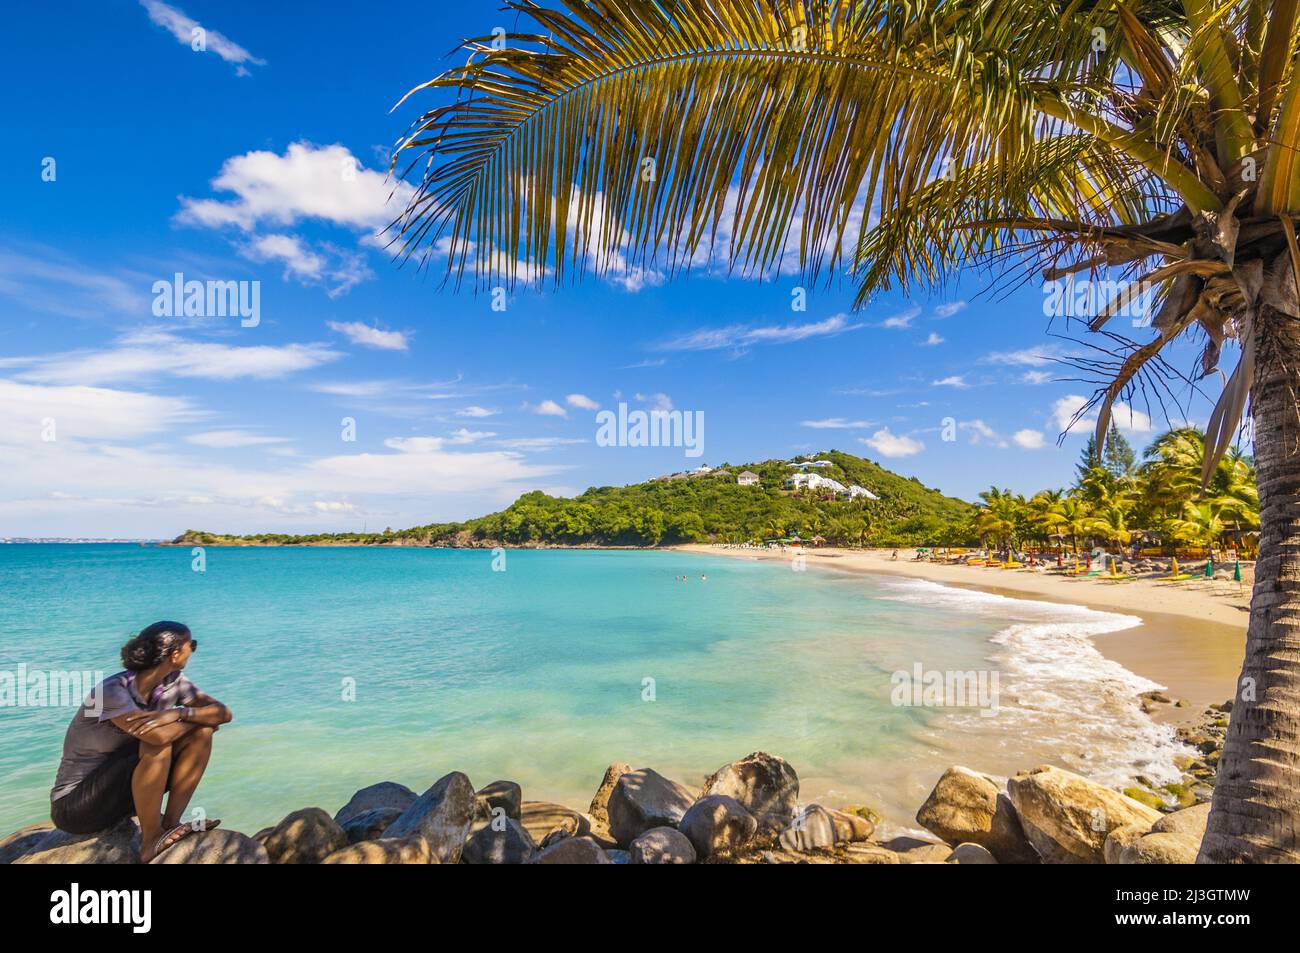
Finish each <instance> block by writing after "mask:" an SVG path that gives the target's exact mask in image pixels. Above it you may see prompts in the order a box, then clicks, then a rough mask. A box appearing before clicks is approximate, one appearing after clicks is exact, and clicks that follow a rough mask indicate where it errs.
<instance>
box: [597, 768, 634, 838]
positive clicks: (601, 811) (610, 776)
mask: <svg viewBox="0 0 1300 953" xmlns="http://www.w3.org/2000/svg"><path fill="white" fill-rule="evenodd" d="M631 770H632V765H630V764H628V763H627V762H625V761H615V762H614V763H613V764H611V765H610V766H609V767H608V768H606V769H605V777H604V778H602V779H601V782H600V787H598V788H596V795H595V797H593V798H592V799H591V806H590V807H589V808H587V813H588V814H590V815H591V819H592V820H593V821H595V822H596V823H597V824H599V825H602V826H604V827H608V826H609V796H610V795H611V794H613V793H614V785H615V784H617V783H618V779H619V778H621V777H622V776H623V775H625V774H627V773H628V772H629V771H631Z"/></svg>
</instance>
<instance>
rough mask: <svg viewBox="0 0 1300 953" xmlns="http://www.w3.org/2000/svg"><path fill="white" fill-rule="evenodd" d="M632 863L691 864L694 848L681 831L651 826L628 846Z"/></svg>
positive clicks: (693, 857)
mask: <svg viewBox="0 0 1300 953" xmlns="http://www.w3.org/2000/svg"><path fill="white" fill-rule="evenodd" d="M627 852H628V854H630V855H631V861H632V863H634V864H693V863H695V848H694V847H693V846H691V842H690V841H689V840H688V839H687V837H686V835H685V834H683V833H682V832H681V831H678V830H675V829H674V828H671V827H652V828H650V830H648V831H646V832H645V833H644V834H642V835H641V836H640V837H638V838H637V839H636V840H634V841H632V843H631V844H630V845H629V846H628V849H627Z"/></svg>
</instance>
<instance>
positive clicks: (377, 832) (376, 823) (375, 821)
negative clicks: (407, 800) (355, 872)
mask: <svg viewBox="0 0 1300 953" xmlns="http://www.w3.org/2000/svg"><path fill="white" fill-rule="evenodd" d="M401 816H402V812H401V811H400V810H398V809H397V808H395V807H376V808H371V809H370V810H369V811H363V812H362V813H360V814H357V815H355V816H354V817H350V818H348V819H347V820H346V821H344V822H343V833H344V834H346V835H347V836H348V843H349V844H359V843H361V841H363V840H375V839H377V838H379V837H382V836H383V834H384V831H386V830H388V828H389V827H390V826H391V825H392V823H393V821H395V820H397V819H398V818H399V817H401Z"/></svg>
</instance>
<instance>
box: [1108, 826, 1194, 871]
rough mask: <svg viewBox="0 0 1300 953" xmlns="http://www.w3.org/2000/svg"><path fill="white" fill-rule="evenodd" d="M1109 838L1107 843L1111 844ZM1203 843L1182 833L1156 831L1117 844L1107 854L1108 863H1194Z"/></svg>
mask: <svg viewBox="0 0 1300 953" xmlns="http://www.w3.org/2000/svg"><path fill="white" fill-rule="evenodd" d="M1110 841H1111V839H1110V838H1107V839H1106V843H1107V844H1110ZM1200 848H1201V843H1200V841H1198V840H1193V839H1192V838H1190V837H1184V836H1183V835H1182V834H1170V833H1167V832H1164V831H1156V832H1155V833H1152V834H1143V835H1142V836H1141V837H1136V838H1133V839H1131V840H1127V841H1126V842H1125V843H1123V844H1120V845H1117V848H1116V849H1112V850H1111V851H1110V852H1109V853H1108V855H1107V858H1108V859H1107V861H1106V862H1107V863H1108V864H1114V863H1119V864H1194V863H1196V855H1197V853H1198V852H1199V851H1200ZM1112 857H1113V858H1114V859H1110V858H1112Z"/></svg>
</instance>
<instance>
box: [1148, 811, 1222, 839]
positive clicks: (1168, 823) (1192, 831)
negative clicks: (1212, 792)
mask: <svg viewBox="0 0 1300 953" xmlns="http://www.w3.org/2000/svg"><path fill="white" fill-rule="evenodd" d="M1209 819H1210V802H1209V801H1206V802H1205V803H1204V804H1197V805H1195V806H1194V807H1187V808H1183V810H1181V811H1174V812H1173V813H1172V814H1166V815H1164V816H1163V817H1162V818H1160V820H1158V821H1156V822H1155V824H1154V825H1152V827H1151V832H1152V833H1153V834H1180V835H1182V836H1183V837H1186V838H1189V839H1190V840H1194V841H1196V843H1198V844H1199V843H1200V842H1201V841H1202V840H1203V839H1204V838H1205V824H1206V822H1207V821H1208V820H1209Z"/></svg>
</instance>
